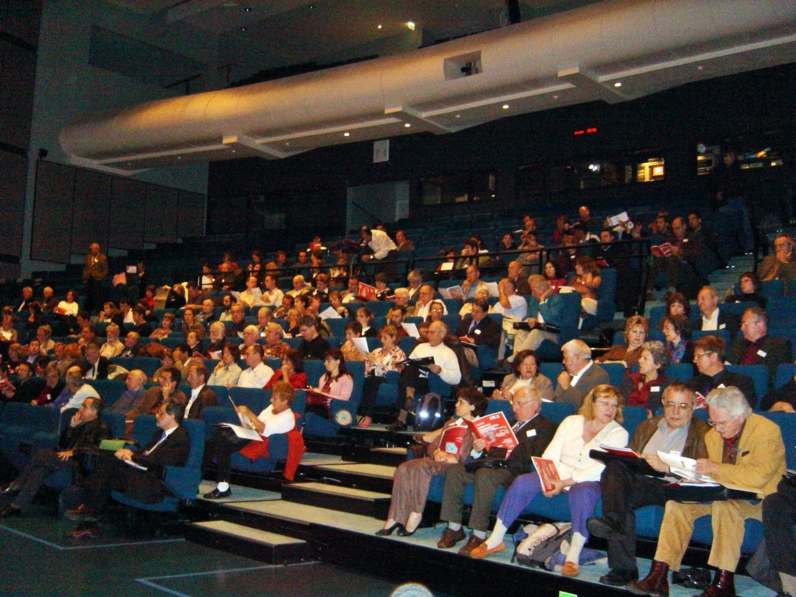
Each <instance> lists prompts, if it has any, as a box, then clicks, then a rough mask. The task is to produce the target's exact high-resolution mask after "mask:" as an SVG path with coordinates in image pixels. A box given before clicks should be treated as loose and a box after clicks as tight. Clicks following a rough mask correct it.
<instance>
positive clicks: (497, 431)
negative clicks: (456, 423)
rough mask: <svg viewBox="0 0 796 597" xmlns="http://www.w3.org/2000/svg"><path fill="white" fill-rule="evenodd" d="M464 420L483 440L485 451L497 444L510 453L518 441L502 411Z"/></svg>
mask: <svg viewBox="0 0 796 597" xmlns="http://www.w3.org/2000/svg"><path fill="white" fill-rule="evenodd" d="M465 422H466V423H467V426H468V427H469V428H470V430H471V431H472V432H473V435H474V436H475V437H477V438H478V439H482V440H484V442H485V443H486V446H485V447H484V450H485V451H488V450H489V448H492V447H495V446H497V447H499V448H505V449H506V452H507V453H511V451H512V450H513V449H514V448H515V447H516V446H517V444H518V443H519V442H518V441H517V436H516V435H514V431H512V429H511V425H509V421H508V419H506V415H505V414H503V413H502V412H499V413H495V414H492V415H486V416H483V417H479V418H477V419H475V420H474V421H465Z"/></svg>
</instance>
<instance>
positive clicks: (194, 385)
mask: <svg viewBox="0 0 796 597" xmlns="http://www.w3.org/2000/svg"><path fill="white" fill-rule="evenodd" d="M185 369H186V372H185V376H184V377H185V380H186V381H187V382H188V385H189V386H191V395H190V396H188V403H187V404H186V405H185V416H186V417H187V418H188V419H192V420H195V421H198V420H199V419H201V418H202V410H203V409H205V408H207V407H208V406H217V405H218V398H217V397H216V394H215V392H213V390H211V389H210V388H208V387H207V385H206V384H207V377H208V376H207V368H206V367H205V366H204V365H203V364H198V363H197V364H195V365H188V366H187V367H186V368H185Z"/></svg>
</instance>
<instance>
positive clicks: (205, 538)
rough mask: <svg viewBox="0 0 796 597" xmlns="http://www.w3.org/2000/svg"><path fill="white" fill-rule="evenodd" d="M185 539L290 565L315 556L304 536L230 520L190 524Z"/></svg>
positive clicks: (245, 555)
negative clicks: (297, 536) (274, 531)
mask: <svg viewBox="0 0 796 597" xmlns="http://www.w3.org/2000/svg"><path fill="white" fill-rule="evenodd" d="M185 539H186V540H187V541H191V542H192V543H198V544H200V545H205V546H207V547H212V548H214V549H219V550H221V551H226V552H229V553H234V554H237V555H240V556H244V557H247V558H253V559H255V560H258V561H261V562H266V563H268V564H288V563H294V562H302V561H309V560H312V559H314V558H313V556H312V549H311V547H310V544H309V543H307V542H306V541H304V540H302V539H295V538H293V537H287V536H285V535H279V534H277V533H271V532H269V531H263V530H260V529H255V528H252V527H248V526H244V525H240V524H236V523H234V522H229V521H226V520H209V521H205V522H195V523H192V524H189V525H187V526H186V529H185Z"/></svg>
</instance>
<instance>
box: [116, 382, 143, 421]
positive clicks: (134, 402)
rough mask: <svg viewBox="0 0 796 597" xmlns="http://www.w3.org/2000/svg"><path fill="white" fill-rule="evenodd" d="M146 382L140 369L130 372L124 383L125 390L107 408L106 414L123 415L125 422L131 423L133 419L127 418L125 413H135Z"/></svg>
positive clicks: (141, 398)
mask: <svg viewBox="0 0 796 597" xmlns="http://www.w3.org/2000/svg"><path fill="white" fill-rule="evenodd" d="M146 381H147V379H146V373H144V372H143V371H141V370H140V369H133V370H132V371H130V372H129V373H128V374H127V379H125V382H124V383H125V385H126V386H127V390H126V391H124V392H122V395H121V396H119V399H118V400H116V402H114V403H113V404H112V405H111V406H110V407H109V408H108V412H110V413H114V414H120V415H125V417H124V418H125V420H127V421H131V420H132V418H133V417H130V418H128V417H127V413H128V412H134V411H136V407H138V405H139V403H140V402H141V401H142V400H143V398H144V384H145V383H146Z"/></svg>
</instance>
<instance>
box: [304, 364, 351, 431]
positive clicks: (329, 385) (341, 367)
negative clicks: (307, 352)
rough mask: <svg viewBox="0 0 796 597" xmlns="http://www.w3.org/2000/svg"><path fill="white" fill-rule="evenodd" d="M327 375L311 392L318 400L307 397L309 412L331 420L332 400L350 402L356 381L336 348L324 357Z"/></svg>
mask: <svg viewBox="0 0 796 597" xmlns="http://www.w3.org/2000/svg"><path fill="white" fill-rule="evenodd" d="M323 367H324V369H326V373H324V374H323V375H321V378H320V379H319V380H318V387H317V388H312V387H310V390H311V391H313V392H315V393H316V396H317V399H315V400H313V399H312V398H311V397H310V395H308V396H307V407H306V410H307V412H311V413H315V414H316V415H319V416H321V417H324V418H329V414H330V407H331V402H332V400H349V399H350V398H351V392H353V390H354V380H353V378H352V377H351V374H350V373H349V372H348V369H347V368H346V366H345V359H344V358H343V353H341V352H340V351H339V350H337V349H335V348H330V349H329V350H327V351H326V354H325V355H324V357H323Z"/></svg>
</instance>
